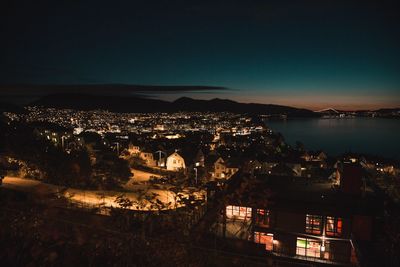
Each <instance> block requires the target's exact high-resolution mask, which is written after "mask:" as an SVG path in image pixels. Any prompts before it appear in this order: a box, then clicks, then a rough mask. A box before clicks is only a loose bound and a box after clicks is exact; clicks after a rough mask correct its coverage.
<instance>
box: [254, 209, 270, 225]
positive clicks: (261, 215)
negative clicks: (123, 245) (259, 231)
mask: <svg viewBox="0 0 400 267" xmlns="http://www.w3.org/2000/svg"><path fill="white" fill-rule="evenodd" d="M270 219H271V216H270V212H269V210H265V209H257V214H256V223H257V224H258V225H260V226H264V227H269V226H270Z"/></svg>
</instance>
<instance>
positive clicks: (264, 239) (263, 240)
mask: <svg viewBox="0 0 400 267" xmlns="http://www.w3.org/2000/svg"><path fill="white" fill-rule="evenodd" d="M254 242H255V243H258V244H265V250H269V251H272V250H273V249H274V245H273V244H274V235H273V234H270V233H262V232H254Z"/></svg>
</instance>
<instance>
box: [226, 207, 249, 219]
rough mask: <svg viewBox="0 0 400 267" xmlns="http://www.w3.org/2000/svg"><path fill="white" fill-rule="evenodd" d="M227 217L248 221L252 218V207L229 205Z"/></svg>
mask: <svg viewBox="0 0 400 267" xmlns="http://www.w3.org/2000/svg"><path fill="white" fill-rule="evenodd" d="M226 218H228V219H236V220H242V221H247V220H250V219H251V208H249V207H240V206H227V207H226Z"/></svg>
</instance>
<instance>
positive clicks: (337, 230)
mask: <svg viewBox="0 0 400 267" xmlns="http://www.w3.org/2000/svg"><path fill="white" fill-rule="evenodd" d="M325 233H326V235H327V236H341V235H342V218H335V217H331V216H327V217H326V227H325Z"/></svg>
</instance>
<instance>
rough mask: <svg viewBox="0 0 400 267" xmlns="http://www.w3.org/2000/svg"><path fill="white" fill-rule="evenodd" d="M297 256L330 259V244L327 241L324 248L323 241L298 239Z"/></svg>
mask: <svg viewBox="0 0 400 267" xmlns="http://www.w3.org/2000/svg"><path fill="white" fill-rule="evenodd" d="M296 254H297V255H300V256H306V257H313V258H321V256H322V258H324V259H329V242H328V241H325V244H324V246H322V241H321V240H316V239H309V238H300V237H298V238H297V242H296Z"/></svg>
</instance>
